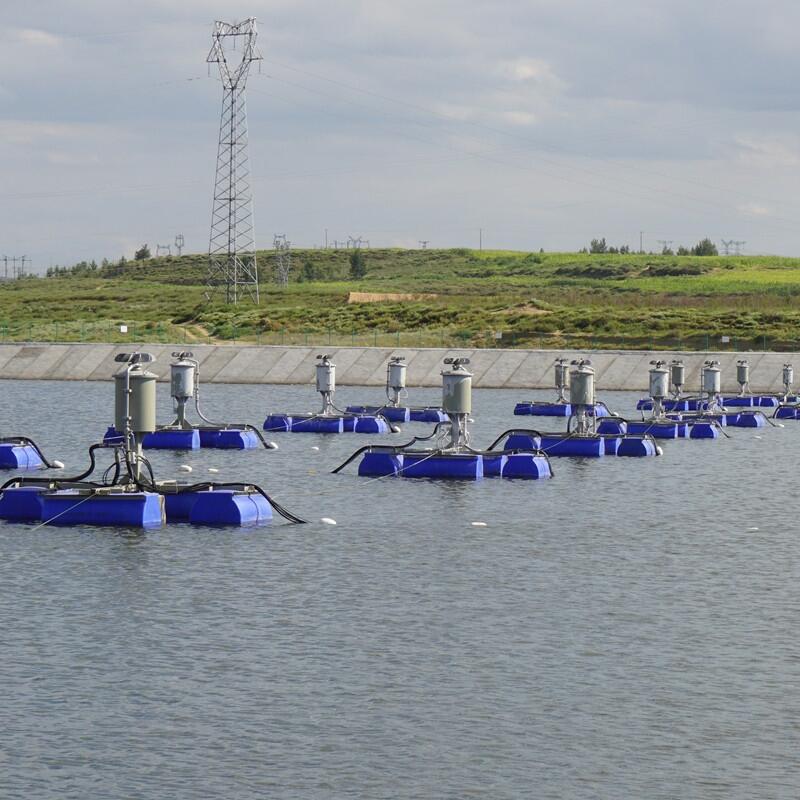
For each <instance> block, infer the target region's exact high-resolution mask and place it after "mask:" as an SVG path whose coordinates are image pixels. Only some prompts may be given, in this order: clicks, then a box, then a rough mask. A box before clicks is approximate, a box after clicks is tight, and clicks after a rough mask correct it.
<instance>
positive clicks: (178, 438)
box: [142, 428, 201, 450]
mask: <svg viewBox="0 0 800 800" xmlns="http://www.w3.org/2000/svg"><path fill="white" fill-rule="evenodd" d="M200 440H201V434H200V432H199V431H198V430H197V429H196V428H193V429H191V430H188V431H184V430H179V429H177V428H175V429H173V428H166V429H162V430H158V431H154V432H153V433H146V434H145V435H144V437H142V447H144V448H145V449H147V450H197V449H199V448H200Z"/></svg>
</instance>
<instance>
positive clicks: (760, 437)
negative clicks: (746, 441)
mask: <svg viewBox="0 0 800 800" xmlns="http://www.w3.org/2000/svg"><path fill="white" fill-rule="evenodd" d="M753 438H754V439H763V438H764V437H763V436H754V437H753Z"/></svg>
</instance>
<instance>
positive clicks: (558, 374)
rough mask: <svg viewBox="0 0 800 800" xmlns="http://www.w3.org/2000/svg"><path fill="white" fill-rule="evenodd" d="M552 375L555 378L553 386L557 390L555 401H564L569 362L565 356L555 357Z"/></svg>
mask: <svg viewBox="0 0 800 800" xmlns="http://www.w3.org/2000/svg"><path fill="white" fill-rule="evenodd" d="M553 373H554V375H553V377H554V378H555V387H556V391H557V392H558V397H557V398H556V402H557V403H566V402H567V398H566V394H565V393H566V391H567V387H568V386H569V363H568V362H567V359H566V358H557V359H556V360H555V363H554V364H553Z"/></svg>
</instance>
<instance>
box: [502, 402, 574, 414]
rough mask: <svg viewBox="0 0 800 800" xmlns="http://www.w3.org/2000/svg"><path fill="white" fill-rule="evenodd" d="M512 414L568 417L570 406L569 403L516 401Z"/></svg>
mask: <svg viewBox="0 0 800 800" xmlns="http://www.w3.org/2000/svg"><path fill="white" fill-rule="evenodd" d="M514 414H516V415H517V416H518V417H569V416H570V415H571V414H572V406H571V405H570V404H569V403H531V402H527V403H517V404H516V406H514Z"/></svg>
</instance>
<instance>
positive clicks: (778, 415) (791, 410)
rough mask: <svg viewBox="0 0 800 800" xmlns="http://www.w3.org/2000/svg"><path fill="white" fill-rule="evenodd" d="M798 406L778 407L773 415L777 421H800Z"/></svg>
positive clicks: (799, 408)
mask: <svg viewBox="0 0 800 800" xmlns="http://www.w3.org/2000/svg"><path fill="white" fill-rule="evenodd" d="M798 412H800V407H798V406H778V408H777V409H775V414H774V415H773V416H774V418H775V419H800V416H798Z"/></svg>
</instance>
